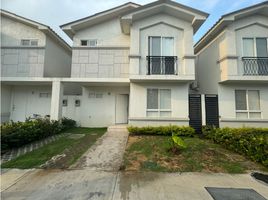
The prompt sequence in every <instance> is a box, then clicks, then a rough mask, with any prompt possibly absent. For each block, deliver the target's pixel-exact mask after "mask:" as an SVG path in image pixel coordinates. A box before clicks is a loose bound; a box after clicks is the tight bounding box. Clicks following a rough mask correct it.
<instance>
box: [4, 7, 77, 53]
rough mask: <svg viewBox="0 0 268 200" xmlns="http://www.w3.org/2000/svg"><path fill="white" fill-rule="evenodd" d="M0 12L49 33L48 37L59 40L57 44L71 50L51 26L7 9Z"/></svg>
mask: <svg viewBox="0 0 268 200" xmlns="http://www.w3.org/2000/svg"><path fill="white" fill-rule="evenodd" d="M0 13H1V16H5V17H7V18H10V19H12V20H16V21H18V22H21V23H23V24H25V25H28V26H31V27H33V28H37V29H39V30H40V31H42V32H44V33H45V34H47V35H49V36H50V37H52V38H53V39H54V40H56V41H57V42H59V44H60V45H61V46H62V47H64V48H65V49H66V50H67V51H69V52H71V51H72V49H71V47H70V46H69V44H67V43H66V42H65V40H63V39H62V38H61V37H60V36H59V35H58V34H57V33H56V32H55V31H54V30H53V29H52V28H50V27H49V26H47V25H45V24H42V23H39V22H37V21H34V20H31V19H28V18H25V17H22V16H19V15H17V14H15V13H12V12H9V11H7V10H3V9H0Z"/></svg>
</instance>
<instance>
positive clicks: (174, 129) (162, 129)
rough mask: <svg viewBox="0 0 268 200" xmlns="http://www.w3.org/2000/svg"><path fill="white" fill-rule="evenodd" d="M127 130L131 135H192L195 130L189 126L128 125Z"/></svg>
mask: <svg viewBox="0 0 268 200" xmlns="http://www.w3.org/2000/svg"><path fill="white" fill-rule="evenodd" d="M128 131H129V133H130V134H132V135H166V136H171V135H172V134H174V135H177V136H188V137H193V136H194V134H195V130H194V129H193V128H192V127H189V126H158V127H151V126H147V127H134V126H130V127H128Z"/></svg>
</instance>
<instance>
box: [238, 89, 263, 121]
mask: <svg viewBox="0 0 268 200" xmlns="http://www.w3.org/2000/svg"><path fill="white" fill-rule="evenodd" d="M237 90H241V91H246V105H247V109H246V110H236V99H235V113H236V118H237V113H247V119H252V118H250V113H260V116H261V117H260V119H262V111H261V93H260V90H254V89H250V90H248V89H235V91H237ZM248 91H258V92H259V103H260V110H249V103H248Z"/></svg>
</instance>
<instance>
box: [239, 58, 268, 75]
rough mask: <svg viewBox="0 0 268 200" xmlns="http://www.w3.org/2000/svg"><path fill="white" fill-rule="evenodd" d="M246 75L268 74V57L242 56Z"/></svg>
mask: <svg viewBox="0 0 268 200" xmlns="http://www.w3.org/2000/svg"><path fill="white" fill-rule="evenodd" d="M242 62H243V70H244V71H243V75H244V76H268V57H242Z"/></svg>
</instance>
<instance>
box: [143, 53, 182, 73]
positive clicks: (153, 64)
mask: <svg viewBox="0 0 268 200" xmlns="http://www.w3.org/2000/svg"><path fill="white" fill-rule="evenodd" d="M146 60H147V75H177V74H178V70H177V56H147V57H146Z"/></svg>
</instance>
